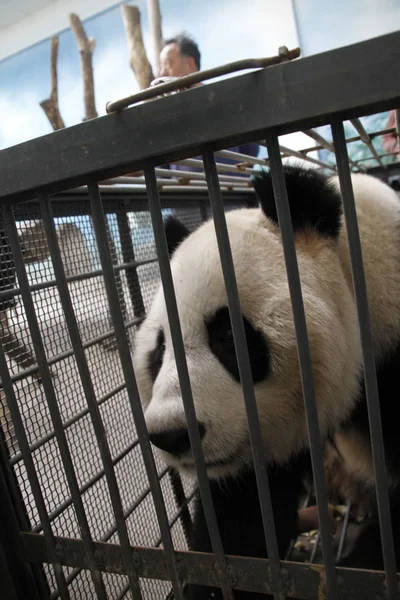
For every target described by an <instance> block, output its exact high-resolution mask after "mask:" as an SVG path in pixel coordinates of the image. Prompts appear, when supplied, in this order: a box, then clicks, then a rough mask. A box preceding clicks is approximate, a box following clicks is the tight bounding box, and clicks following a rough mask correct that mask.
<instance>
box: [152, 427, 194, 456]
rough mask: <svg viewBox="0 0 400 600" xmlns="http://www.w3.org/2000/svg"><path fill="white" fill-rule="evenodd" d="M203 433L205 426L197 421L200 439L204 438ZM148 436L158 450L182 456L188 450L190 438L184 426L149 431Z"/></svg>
mask: <svg viewBox="0 0 400 600" xmlns="http://www.w3.org/2000/svg"><path fill="white" fill-rule="evenodd" d="M205 433H206V428H205V426H204V425H203V423H199V434H200V438H201V439H203V438H204V436H205ZM149 438H150V441H151V443H152V444H153V445H154V446H156V447H157V448H159V449H160V450H164V452H169V454H173V455H174V456H182V455H184V454H186V453H187V452H189V451H190V439H189V433H188V430H187V429H186V427H179V428H177V429H168V430H167V431H161V432H158V433H150V434H149Z"/></svg>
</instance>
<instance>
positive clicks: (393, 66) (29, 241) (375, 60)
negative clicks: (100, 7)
mask: <svg viewBox="0 0 400 600" xmlns="http://www.w3.org/2000/svg"><path fill="white" fill-rule="evenodd" d="M399 58H400V33H393V34H390V35H387V36H383V37H380V38H376V39H373V40H369V41H366V42H363V43H360V44H356V45H353V46H349V47H345V48H341V49H338V50H335V51H331V52H327V53H324V54H320V55H316V56H312V57H309V58H305V59H299V60H293V61H287V60H284V61H283V62H282V63H281V64H274V65H271V66H268V67H266V68H263V69H260V70H257V71H254V72H252V73H249V74H246V75H242V76H238V77H232V78H230V79H227V80H224V81H221V82H218V83H213V84H207V85H204V86H201V87H199V88H196V89H192V90H188V91H183V92H181V93H178V94H174V95H171V96H168V97H162V98H159V99H157V100H154V101H151V102H145V103H143V104H138V105H135V106H133V107H132V108H126V109H123V110H119V111H117V112H113V113H111V114H109V115H107V116H105V117H102V118H99V119H95V120H92V121H88V122H85V123H82V124H80V125H78V126H75V127H71V128H68V129H65V130H60V131H57V132H55V133H53V134H51V135H48V136H44V137H42V138H38V139H35V140H32V141H29V142H26V143H24V144H21V145H19V146H15V147H12V148H8V149H5V150H3V151H1V152H0V180H1V182H2V185H1V188H0V199H1V205H2V213H1V218H0V229H1V231H0V242H1V253H2V254H1V274H0V334H1V345H0V377H1V387H0V394H1V397H0V434H1V435H0V497H1V504H2V510H1V514H0V572H1V582H2V590H3V593H4V594H5V596H4V597H5V598H7V600H8V599H10V600H16V599H18V600H19V599H22V598H32V599H38V600H39V599H43V598H52V599H56V598H62V599H66V598H92V597H97V598H102V599H105V598H115V599H117V598H118V599H119V598H124V597H133V598H134V599H135V600H136V599H140V598H143V599H145V600H146V599H147V598H149V599H150V598H155V599H160V598H177V599H178V598H180V599H183V598H184V597H185V596H184V593H185V585H186V584H187V583H196V584H203V585H214V586H220V587H221V590H222V593H223V597H224V599H226V600H228V599H231V598H233V597H234V596H233V594H234V590H243V591H248V592H258V593H264V594H272V595H273V596H274V598H275V599H277V600H278V599H281V598H285V597H290V598H299V599H300V598H301V599H303V600H304V599H310V600H311V599H314V598H317V597H318V598H325V597H326V598H328V599H329V600H331V599H333V598H343V599H349V598H360V597H362V596H364V597H367V598H372V597H374V598H375V597H379V598H390V599H393V598H398V581H397V573H396V562H395V555H394V544H393V535H392V526H391V517H390V510H389V495H388V482H387V476H386V469H385V459H384V447H383V435H382V426H381V419H380V410H379V402H378V389H377V378H376V369H375V361H374V358H373V357H374V353H373V342H372V334H371V325H370V319H369V309H368V302H367V295H366V284H365V276H364V268H363V262H362V255H361V246H360V239H359V232H358V227H357V217H356V212H355V206H354V197H353V191H352V185H351V172H368V173H373V174H375V175H376V176H379V177H382V178H383V179H384V180H386V181H389V182H391V181H392V179H393V178H395V177H397V176H398V175H400V170H399V163H398V159H397V150H393V152H386V151H384V150H382V148H381V145H380V144H381V140H382V138H383V136H386V135H390V134H392V135H394V136H397V137H398V133H399V132H398V131H397V129H396V128H391V129H387V128H385V127H379V128H378V129H377V130H375V131H367V127H366V125H365V123H363V121H362V117H364V116H365V115H372V114H379V113H383V112H384V111H387V110H390V109H397V108H398V106H399V105H400V83H399V82H398V79H397V78H396V77H395V76H394V74H395V73H396V70H397V67H398V64H399ZM344 124H345V126H346V128H347V130H348V128H349V127H353V129H354V134H351V135H347V136H346V135H345V128H344ZM322 127H324V129H323V130H322V129H321V128H322ZM293 132H303V134H305V135H306V136H308V137H309V138H310V140H312V143H311V141H310V145H309V146H308V147H305V148H303V149H300V150H299V149H293V148H290V147H288V146H286V145H282V143H281V142H282V139H281V137H280V136H283V135H285V134H289V133H293ZM247 142H257V143H258V144H259V145H260V146H263V147H265V148H266V150H267V155H268V156H267V158H262V157H258V158H254V157H252V156H249V155H247V154H241V153H238V152H233V151H232V150H229V148H231V147H232V146H235V145H237V144H241V143H247ZM354 143H358V144H361V145H362V147H363V148H364V149H365V152H366V156H365V153H364V154H363V156H362V157H361V158H360V157H355V156H354V155H353V154H352V156H351V158H350V159H349V156H348V154H349V152H348V150H349V148H350V147H351V144H354ZM363 152H364V151H363ZM288 157H292V158H295V159H300V160H302V161H304V162H305V163H306V164H307V163H309V164H312V166H313V167H315V168H319V169H324V170H325V171H326V172H328V173H336V174H337V175H338V176H339V180H340V187H341V192H342V196H343V206H344V216H345V220H346V225H347V231H348V241H349V247H350V256H351V266H352V274H353V283H354V292H355V298H356V303H357V311H358V319H359V328H360V333H361V342H362V352H363V364H364V376H365V387H366V396H367V404H368V413H369V425H370V433H371V441H372V454H373V463H374V473H375V479H376V490H377V500H378V512H379V521H380V531H381V538H382V547H383V552H384V565H385V572H377V571H372V570H363V571H361V570H356V569H354V570H351V569H344V568H341V567H338V566H336V563H337V560H338V558H339V557H340V554H341V552H342V550H343V544H344V543H345V538H346V532H347V525H348V518H349V509H348V510H347V513H346V515H345V519H344V523H343V527H342V532H341V540H340V544H339V550H338V553H337V554H336V556H335V553H334V549H333V546H332V531H331V519H330V515H329V509H328V501H327V490H326V484H325V476H324V465H323V451H322V441H321V438H320V433H319V426H318V415H317V407H316V399H315V389H314V382H313V373H312V366H311V360H310V349H309V343H308V337H307V326H306V319H305V314H304V306H303V299H302V294H301V285H300V277H299V271H298V265H297V259H296V250H295V243H294V238H293V231H292V224H291V219H290V211H289V205H288V199H287V192H286V186H285V178H284V172H283V164H282V161H283V160H284V159H286V158H288ZM227 161H228V162H227ZM171 165H172V168H171ZM174 165H178V166H179V167H180V169H181V170H175V168H174ZM266 165H268V166H269V167H270V169H271V175H272V182H273V189H274V196H275V199H276V205H277V213H278V220H279V226H280V231H281V235H282V242H283V249H284V257H285V264H286V270H287V276H288V282H289V290H290V297H291V302H292V309H293V317H294V324H295V333H296V340H297V349H298V358H299V364H300V370H301V379H302V387H303V395H304V403H305V409H306V416H307V425H308V435H309V441H310V449H311V458H312V466H313V476H314V483H315V488H316V499H317V504H318V514H319V523H320V529H319V534H318V536H317V538H316V540H315V545H314V549H313V552H312V553H311V556H308V557H307V558H306V559H305V561H303V562H295V561H293V560H290V559H291V557H292V555H291V552H290V553H288V556H287V558H288V560H285V561H282V560H280V558H279V553H278V544H277V539H276V533H275V526H274V519H273V513H272V508H271V496H270V490H269V483H268V477H267V473H266V470H265V460H264V452H263V446H262V440H261V432H260V423H259V418H258V413H257V407H256V400H255V394H254V388H253V381H252V374H251V367H250V360H249V355H248V350H247V344H246V338H245V330H244V325H243V319H242V316H241V309H240V301H239V294H238V289H237V283H236V278H235V272H234V268H233V260H232V253H231V250H230V242H229V236H228V230H227V225H226V217H225V212H226V211H227V210H230V209H234V208H238V207H254V206H257V202H256V198H255V195H254V192H253V189H252V185H251V180H250V177H251V174H252V173H254V171H255V170H256V169H259V168H262V167H263V166H266ZM182 169H184V170H182ZM172 213H173V214H176V215H177V216H178V217H179V218H180V219H181V220H182V221H183V222H185V224H186V225H187V226H188V227H189V229H190V230H194V229H196V228H197V227H198V225H199V224H200V223H202V222H203V221H204V220H206V219H208V218H209V217H210V216H211V217H212V218H213V220H214V225H215V231H216V235H217V241H218V248H219V253H220V258H221V264H222V270H223V276H224V281H225V286H226V291H227V297H228V306H229V312H230V316H231V322H232V329H233V336H234V341H235V347H236V352H237V359H238V365H239V373H240V381H241V385H242V389H243V397H244V402H245V406H246V411H247V417H248V423H249V432H250V439H251V446H252V452H253V459H254V467H255V472H256V477H257V484H258V491H259V499H260V507H261V512H262V519H263V530H264V535H265V541H266V546H267V549H268V557H269V558H268V560H267V559H259V558H249V557H239V556H227V555H225V553H224V548H223V544H222V541H221V536H220V532H219V528H218V522H217V518H216V514H215V510H214V506H213V502H212V498H211V492H210V485H209V480H208V477H207V471H206V466H205V461H204V456H203V450H202V444H201V439H200V434H199V429H198V425H197V420H196V414H195V409H194V403H193V396H192V389H191V383H190V377H189V372H188V367H187V364H186V357H185V349H184V344H183V337H182V330H181V325H180V322H179V317H178V309H177V301H176V297H175V291H174V286H173V281H172V275H171V269H170V262H169V256H168V249H167V242H166V239H165V233H164V227H163V220H164V218H165V216H166V215H167V214H172ZM160 282H161V285H162V287H163V291H164V296H165V302H166V307H167V313H168V319H169V324H170V329H171V337H172V343H173V349H174V354H175V359H176V364H177V370H178V376H179V382H180V386H181V390H182V399H183V403H184V409H185V415H186V420H187V424H188V430H189V437H190V443H191V448H192V452H193V456H194V460H195V464H196V469H197V475H198V487H199V489H200V492H201V497H202V502H203V506H204V512H205V516H206V520H207V526H208V530H209V534H210V539H211V543H212V549H213V554H200V553H195V552H189V551H188V540H189V537H190V533H191V528H192V517H193V498H194V495H195V494H196V493H197V484H195V483H194V482H193V481H191V480H188V479H186V478H184V477H181V476H180V475H179V474H178V473H176V472H175V471H172V470H170V469H168V468H167V467H166V466H165V464H164V463H163V462H162V461H161V460H160V459H159V458H158V456H157V455H156V454H153V450H152V447H151V444H150V441H149V436H148V433H147V429H146V425H145V420H144V414H143V409H142V405H141V402H140V398H139V393H138V389H137V385H136V380H135V374H134V370H133V366H132V360H131V352H132V348H133V345H134V342H135V332H136V330H137V327H138V326H139V325H140V323H141V322H142V321H143V319H144V317H145V315H146V312H147V310H148V308H149V306H150V304H151V301H152V299H153V296H154V293H155V291H156V289H157V287H158V285H159V283H160ZM294 542H295V541H293V544H292V546H291V551H292V550H293V547H294ZM319 548H321V550H322V557H321V560H319V562H317V558H316V554H317V552H318V549H319Z"/></svg>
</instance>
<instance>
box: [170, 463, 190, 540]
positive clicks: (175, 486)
mask: <svg viewBox="0 0 400 600" xmlns="http://www.w3.org/2000/svg"><path fill="white" fill-rule="evenodd" d="M168 474H169V479H170V482H171V487H172V491H173V494H174V498H175V502H176V506H177V507H178V509H179V510H180V517H181V523H182V529H183V534H184V536H185V539H186V543H187V545H188V547H189V546H190V539H191V536H192V529H193V523H192V517H191V516H190V512H189V508H188V505H187V498H186V494H185V490H184V489H183V485H182V479H181V476H180V475H179V473H178V471H176V470H175V469H170V471H169V472H168Z"/></svg>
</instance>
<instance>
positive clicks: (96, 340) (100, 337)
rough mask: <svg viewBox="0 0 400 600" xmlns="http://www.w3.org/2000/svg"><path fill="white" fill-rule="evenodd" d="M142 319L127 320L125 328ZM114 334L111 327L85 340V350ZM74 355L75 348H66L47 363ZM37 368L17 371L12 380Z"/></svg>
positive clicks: (56, 361)
mask: <svg viewBox="0 0 400 600" xmlns="http://www.w3.org/2000/svg"><path fill="white" fill-rule="evenodd" d="M142 321H143V317H140V318H135V319H130V320H129V321H126V322H125V329H129V328H130V327H134V326H135V325H140V323H141V322H142ZM114 334H115V332H114V329H109V330H108V331H106V332H104V333H102V334H101V335H97V336H95V337H94V338H91V339H90V340H88V341H87V342H84V343H83V348H84V349H85V350H87V349H88V348H90V347H91V346H95V345H96V344H98V343H99V342H102V341H103V340H105V339H107V338H109V337H112V336H113V335H114ZM73 355H74V351H73V350H66V351H65V352H60V354H56V355H55V356H52V357H51V358H49V360H48V361H47V364H48V365H49V367H51V366H52V365H55V364H56V363H58V362H60V361H61V360H65V359H66V358H70V357H71V356H73ZM37 369H38V365H33V366H32V367H29V369H24V370H23V371H19V373H17V374H16V375H13V376H12V377H11V381H12V382H13V383H15V382H17V381H21V380H22V379H24V378H25V377H28V375H32V373H35V372H36V371H37Z"/></svg>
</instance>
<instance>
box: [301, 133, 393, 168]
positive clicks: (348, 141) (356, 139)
mask: <svg viewBox="0 0 400 600" xmlns="http://www.w3.org/2000/svg"><path fill="white" fill-rule="evenodd" d="M395 131H396V130H395V128H394V127H391V128H389V129H380V130H379V131H374V132H373V133H372V132H371V133H369V134H368V135H369V137H370V138H371V139H375V138H376V137H379V136H382V135H386V134H388V133H395ZM303 133H305V134H306V135H308V136H309V137H311V138H313V139H315V140H316V139H317V138H316V137H314V135H313V134H316V135H317V136H319V137H321V138H322V140H324V138H323V137H322V136H321V135H320V134H319V133H317V132H316V131H314V130H313V129H310V130H304V131H303ZM360 140H361V137H360V136H359V135H355V136H352V137H349V138H347V139H346V144H351V143H352V142H359V141H360ZM324 141H325V142H327V140H324ZM327 143H328V144H329V145H330V146H331V147H327V146H326V145H325V144H318V145H317V146H310V147H309V148H303V149H302V150H301V152H302V153H304V154H307V153H308V152H315V151H316V150H323V149H325V150H329V152H334V150H333V144H331V143H330V142H327ZM349 162H350V163H351V164H352V163H353V162H354V163H356V164H357V162H358V161H351V160H349Z"/></svg>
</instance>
